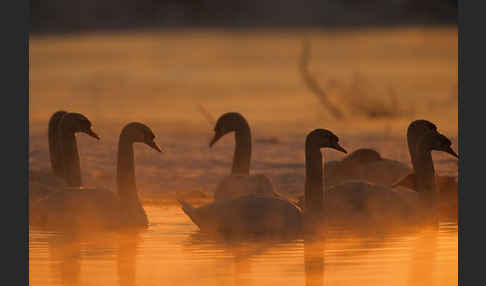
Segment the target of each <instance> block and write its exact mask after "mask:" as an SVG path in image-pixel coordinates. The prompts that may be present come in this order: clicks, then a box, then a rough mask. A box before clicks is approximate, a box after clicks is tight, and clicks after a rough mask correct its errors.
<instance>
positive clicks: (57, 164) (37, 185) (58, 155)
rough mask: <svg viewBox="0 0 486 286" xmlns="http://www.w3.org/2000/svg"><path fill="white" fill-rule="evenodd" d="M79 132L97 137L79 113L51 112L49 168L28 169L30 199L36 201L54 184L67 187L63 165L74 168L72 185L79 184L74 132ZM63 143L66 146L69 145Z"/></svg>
mask: <svg viewBox="0 0 486 286" xmlns="http://www.w3.org/2000/svg"><path fill="white" fill-rule="evenodd" d="M64 117H66V118H65V120H63V118H64ZM79 132H81V133H85V134H87V135H89V136H91V137H93V138H96V139H98V140H99V139H100V138H99V136H98V135H97V134H96V133H95V132H94V131H93V130H92V129H91V122H90V121H89V120H88V119H87V118H86V117H85V116H84V115H82V114H79V113H68V112H66V111H62V110H61V111H57V112H55V113H54V114H53V115H52V116H51V118H50V119H49V124H48V145H49V159H50V162H51V170H50V171H44V170H30V171H29V185H30V187H29V195H30V200H29V202H37V201H38V200H40V199H42V198H44V197H46V196H47V195H49V194H50V193H52V191H55V190H56V189H57V188H62V187H66V186H67V185H68V184H67V180H68V178H67V176H66V174H65V172H64V171H65V170H64V168H65V166H67V168H69V169H71V170H76V172H77V173H76V174H75V177H77V178H79V179H78V180H77V182H78V183H77V184H72V186H80V185H81V168H80V163H79V153H78V149H77V145H76V139H75V134H76V133H79ZM62 146H69V148H65V147H64V148H63V147H62ZM68 150H69V151H68ZM63 151H64V152H63ZM63 154H65V155H63Z"/></svg>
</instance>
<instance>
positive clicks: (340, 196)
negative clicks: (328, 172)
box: [325, 120, 458, 221]
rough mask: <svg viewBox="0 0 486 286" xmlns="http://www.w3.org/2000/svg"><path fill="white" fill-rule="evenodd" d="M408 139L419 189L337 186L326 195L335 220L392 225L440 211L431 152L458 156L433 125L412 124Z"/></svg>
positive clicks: (427, 122)
mask: <svg viewBox="0 0 486 286" xmlns="http://www.w3.org/2000/svg"><path fill="white" fill-rule="evenodd" d="M407 137H408V138H410V137H413V140H410V139H409V142H412V144H410V145H409V146H411V147H410V149H409V151H410V156H411V158H412V165H413V169H414V173H415V189H414V190H407V191H404V190H400V189H395V188H390V187H387V186H382V185H375V184H370V183H366V182H359V181H358V182H349V183H344V184H341V185H336V186H333V187H331V188H329V189H328V191H327V192H326V196H327V198H328V199H326V201H325V205H326V206H325V209H326V213H327V212H328V213H327V216H328V217H331V220H333V219H338V218H339V213H340V212H342V211H344V212H346V213H349V214H355V215H357V216H358V217H361V218H370V217H373V218H375V219H380V217H382V218H384V219H385V221H386V220H390V221H392V219H394V218H400V219H401V218H405V219H415V218H422V217H423V216H422V214H424V212H422V211H427V212H428V211H436V210H437V203H438V201H437V188H436V177H435V170H434V163H433V161H432V155H431V152H432V151H441V152H445V153H448V154H450V155H452V156H454V157H458V155H457V154H456V153H455V152H454V150H453V149H452V148H451V144H452V143H451V141H450V140H449V139H448V138H447V137H446V136H445V135H443V134H441V133H439V132H438V131H437V130H436V129H435V130H434V129H431V128H430V122H429V121H426V120H416V121H413V122H412V123H410V125H409V127H408V129H407ZM425 214H426V213H425ZM384 215H385V216H390V217H389V218H386V217H383V216H384ZM396 215H398V216H396ZM416 215H418V216H416Z"/></svg>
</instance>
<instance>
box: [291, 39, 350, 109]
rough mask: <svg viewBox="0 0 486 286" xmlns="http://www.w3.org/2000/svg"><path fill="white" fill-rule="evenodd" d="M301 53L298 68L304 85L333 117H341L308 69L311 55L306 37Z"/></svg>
mask: <svg viewBox="0 0 486 286" xmlns="http://www.w3.org/2000/svg"><path fill="white" fill-rule="evenodd" d="M302 44H303V46H302V55H301V58H300V63H299V69H300V73H301V74H302V79H303V80H304V83H305V84H306V86H307V87H308V88H309V89H310V90H311V91H312V93H313V94H314V95H315V96H316V97H317V98H318V99H319V101H320V102H321V104H322V106H323V107H324V108H326V109H328V110H329V111H330V112H331V114H332V115H333V116H334V117H335V118H342V117H343V114H342V112H341V111H340V110H339V109H338V108H337V107H336V106H334V105H333V104H332V103H331V102H329V100H328V98H327V94H326V92H325V91H324V90H323V89H322V88H321V87H320V86H319V83H317V81H316V80H315V79H314V77H313V76H312V75H311V73H310V72H309V70H308V66H309V62H310V57H311V45H310V41H309V40H308V39H305V40H304V41H303V43H302Z"/></svg>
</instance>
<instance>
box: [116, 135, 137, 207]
mask: <svg viewBox="0 0 486 286" xmlns="http://www.w3.org/2000/svg"><path fill="white" fill-rule="evenodd" d="M116 167H117V170H116V182H117V189H118V195H119V197H120V201H121V202H122V203H129V204H133V203H136V202H138V201H139V199H138V195H137V187H136V183H135V164H134V156H133V142H132V141H131V140H129V139H128V138H127V137H126V136H124V135H123V133H122V135H120V140H119V142H118V160H117V165H116Z"/></svg>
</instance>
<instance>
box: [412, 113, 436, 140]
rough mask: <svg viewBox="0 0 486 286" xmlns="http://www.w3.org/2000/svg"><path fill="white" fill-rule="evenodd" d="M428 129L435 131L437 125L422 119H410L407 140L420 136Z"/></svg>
mask: <svg viewBox="0 0 486 286" xmlns="http://www.w3.org/2000/svg"><path fill="white" fill-rule="evenodd" d="M428 131H437V126H436V125H435V124H434V123H432V122H430V121H428V120H424V119H419V120H415V121H412V123H410V125H409V126H408V129H407V138H408V142H412V140H413V139H414V138H417V137H420V136H422V135H423V134H424V133H426V132H428Z"/></svg>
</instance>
